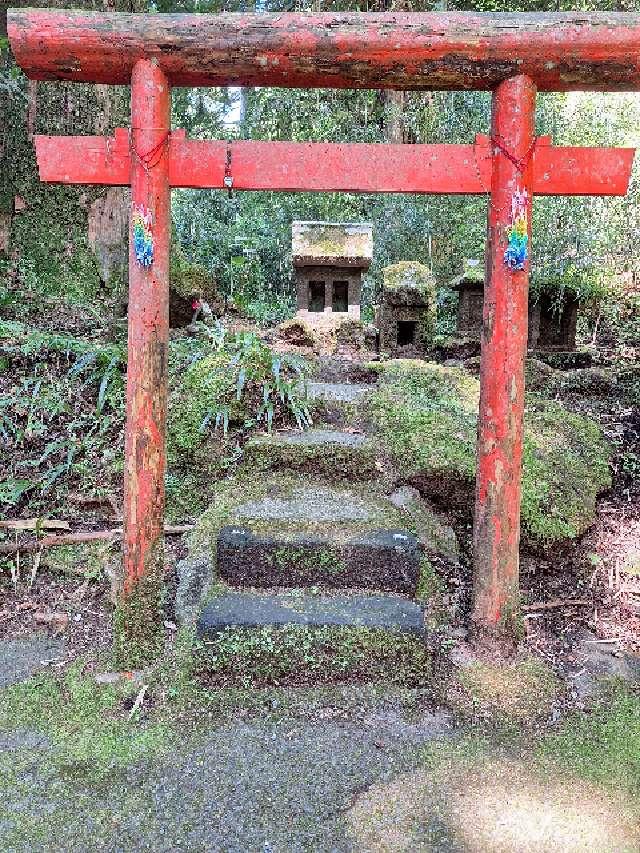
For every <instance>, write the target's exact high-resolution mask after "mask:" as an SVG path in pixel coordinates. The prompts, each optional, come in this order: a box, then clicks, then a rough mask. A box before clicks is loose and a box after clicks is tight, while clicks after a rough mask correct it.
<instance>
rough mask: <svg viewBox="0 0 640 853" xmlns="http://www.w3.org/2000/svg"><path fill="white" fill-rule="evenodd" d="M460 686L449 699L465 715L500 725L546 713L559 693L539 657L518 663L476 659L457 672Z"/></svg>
mask: <svg viewBox="0 0 640 853" xmlns="http://www.w3.org/2000/svg"><path fill="white" fill-rule="evenodd" d="M457 680H458V684H459V688H460V689H455V688H454V689H453V690H452V691H451V692H450V695H449V699H450V702H451V704H452V706H453V708H454V709H455V710H456V711H457V712H458V713H460V714H461V715H462V716H464V717H468V718H471V719H477V720H484V721H487V722H489V723H491V724H495V725H498V726H507V727H509V726H516V727H520V726H522V725H526V724H529V723H532V722H534V721H536V720H539V719H540V718H541V717H545V716H546V715H548V714H549V712H550V710H551V706H552V703H553V701H554V699H556V697H557V696H558V693H559V690H560V683H559V681H558V679H557V678H556V677H555V675H554V674H553V673H552V672H551V671H550V670H549V669H548V668H547V667H546V666H545V665H544V664H543V663H542V662H541V661H539V660H536V659H534V658H529V659H527V660H524V661H521V662H518V663H510V664H505V663H499V664H494V663H489V662H485V661H475V662H474V663H471V664H468V665H466V666H464V667H462V668H461V669H460V670H459V671H458V673H457Z"/></svg>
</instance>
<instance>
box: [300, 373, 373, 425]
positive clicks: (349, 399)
mask: <svg viewBox="0 0 640 853" xmlns="http://www.w3.org/2000/svg"><path fill="white" fill-rule="evenodd" d="M371 390H372V386H371V385H362V384H360V385H356V384H354V383H351V382H308V383H307V397H308V399H309V400H310V401H311V413H312V415H313V417H314V419H316V420H317V419H318V418H321V419H322V420H323V421H324V422H325V423H327V424H332V425H333V426H342V427H345V426H351V425H357V426H360V425H361V423H362V420H363V416H364V415H366V413H367V406H366V401H367V397H368V396H369V395H370V394H371Z"/></svg>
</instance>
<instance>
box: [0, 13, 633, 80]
mask: <svg viewBox="0 0 640 853" xmlns="http://www.w3.org/2000/svg"><path fill="white" fill-rule="evenodd" d="M8 32H9V39H10V42H11V47H12V49H13V52H14V55H15V57H16V60H17V61H18V63H19V65H20V66H21V67H22V68H23V69H24V71H25V72H26V74H27V76H28V77H30V78H31V79H33V80H76V81H80V82H86V83H111V84H114V83H115V84H118V83H120V84H129V83H130V80H131V72H132V69H133V66H134V64H135V63H136V61H137V60H139V59H151V60H156V61H157V64H158V65H159V67H160V68H161V69H162V71H163V72H164V73H165V74H166V76H167V77H168V79H169V82H170V83H171V84H172V85H173V86H223V85H240V86H242V85H246V86H254V85H260V86H283V87H302V88H309V87H324V88H359V89H367V88H371V89H405V90H442V89H466V90H471V89H475V90H479V89H484V90H490V89H494V88H495V87H496V86H497V85H498V84H499V83H500V82H501V81H503V80H506V79H507V78H509V77H513V76H514V75H517V74H525V75H527V76H528V77H529V78H531V80H533V81H534V83H535V84H536V86H537V88H538V89H539V90H542V91H570V90H593V91H632V90H637V89H640V14H637V13H613V12H608V13H607V12H593V13H588V14H586V13H582V12H565V13H550V14H540V13H538V14H522V13H509V14H506V13H500V14H493V13H486V14H480V13H473V14H471V13H464V14H461V13H385V14H367V15H366V16H363V15H361V14H358V13H344V14H343V13H334V12H327V13H322V14H301V13H284V14H227V13H225V14H224V15H211V14H176V15H174V14H160V15H158V14H155V15H153V16H149V15H144V14H123V13H117V12H70V11H65V10H61V11H49V10H43V9H22V10H16V9H12V10H9V13H8Z"/></svg>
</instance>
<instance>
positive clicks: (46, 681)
mask: <svg viewBox="0 0 640 853" xmlns="http://www.w3.org/2000/svg"><path fill="white" fill-rule="evenodd" d="M139 689H140V688H139V685H136V684H134V682H133V681H128V680H123V681H121V682H118V683H117V684H115V685H97V684H96V682H95V681H94V680H93V678H90V677H86V676H83V675H82V673H81V666H80V665H76V666H74V667H73V668H72V669H71V670H69V672H68V673H67V674H66V675H65V676H64V677H63V678H61V679H56V678H54V677H53V676H51V675H42V676H36V677H35V678H32V679H31V680H29V681H27V682H25V683H23V684H18V685H15V686H13V687H10V688H7V689H5V690H2V691H0V730H2V731H14V730H28V731H37V732H39V733H41V734H42V735H44V736H46V737H47V738H48V739H49V740H50V742H51V747H52V749H51V751H50V753H49V754H48V756H47V760H48V761H49V762H50V763H51V764H52V765H53V766H54V767H55V768H57V770H59V771H63V773H64V775H66V776H72V777H74V778H83V779H88V780H91V781H94V782H96V781H99V780H102V779H105V778H107V777H109V776H110V775H112V774H113V773H114V772H116V771H118V770H121V769H122V768H124V767H127V766H128V765H130V764H132V763H134V762H136V761H139V760H141V759H143V758H145V757H148V756H149V755H152V754H154V753H156V752H157V751H159V750H161V749H162V748H163V747H164V746H165V745H166V744H167V741H168V735H169V729H168V727H167V725H166V724H164V723H161V722H155V723H153V724H148V725H146V724H142V723H140V722H138V721H137V720H135V719H134V720H131V721H129V720H128V716H129V708H130V706H131V704H132V702H133V699H134V697H135V694H136V693H137V691H138V690H139ZM11 763H12V762H11V753H5V754H4V757H2V756H0V767H1V768H2V771H3V772H0V790H2V787H3V786H5V785H10V784H11V783H12V782H11V780H12V776H13V774H12V772H11Z"/></svg>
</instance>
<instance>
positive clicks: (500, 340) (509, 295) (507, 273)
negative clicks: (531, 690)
mask: <svg viewBox="0 0 640 853" xmlns="http://www.w3.org/2000/svg"><path fill="white" fill-rule="evenodd" d="M535 101H536V86H535V84H534V83H533V81H532V80H531V79H530V78H529V77H526V76H524V75H520V76H517V77H513V78H511V79H509V80H505V81H504V82H502V83H500V84H499V85H498V87H497V88H496V90H495V92H494V94H493V104H492V119H491V122H492V125H491V135H492V161H493V170H492V178H491V201H490V206H489V216H488V240H487V258H486V284H485V294H484V312H483V332H482V354H481V362H480V411H479V421H478V446H477V448H478V455H477V474H476V505H475V519H474V534H473V540H474V541H473V551H474V610H473V620H474V623H475V625H476V628H477V629H478V630H479V631H481V632H482V631H485V632H486V631H489V632H491V633H507V634H508V633H510V632H511V631H512V630H513V628H514V620H515V618H516V617H517V613H518V589H519V558H518V550H519V544H520V497H521V466H522V442H523V413H524V361H525V357H526V354H527V299H528V283H529V260H527V261H526V262H525V264H524V269H522V270H512V269H511V268H510V267H509V266H508V265H507V263H506V262H505V251H506V249H507V245H508V231H509V228H510V226H511V225H512V217H513V209H512V205H513V203H514V202H516V206H517V201H518V197H517V196H516V194H518V193H520V194H521V193H523V192H526V193H527V196H528V198H527V202H526V213H527V231H528V238H529V248H530V240H531V197H532V187H533V157H532V153H533V144H534V129H535ZM521 199H522V196H520V200H521Z"/></svg>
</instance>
